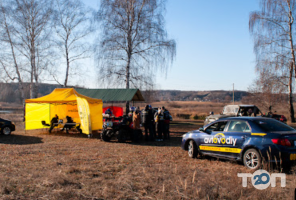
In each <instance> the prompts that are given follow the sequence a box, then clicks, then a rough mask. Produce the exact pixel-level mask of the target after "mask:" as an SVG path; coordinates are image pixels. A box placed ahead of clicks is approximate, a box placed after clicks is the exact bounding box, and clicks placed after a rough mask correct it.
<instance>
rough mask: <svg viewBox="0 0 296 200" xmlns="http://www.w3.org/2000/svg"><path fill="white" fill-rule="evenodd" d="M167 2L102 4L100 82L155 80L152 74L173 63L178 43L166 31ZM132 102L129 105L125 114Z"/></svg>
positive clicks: (106, 0) (132, 0) (105, 0)
mask: <svg viewBox="0 0 296 200" xmlns="http://www.w3.org/2000/svg"><path fill="white" fill-rule="evenodd" d="M164 10H165V1H164V0H102V1H101V4H100V10H99V13H98V16H99V20H100V22H101V25H102V30H103V31H102V34H101V42H100V44H99V52H98V54H97V55H98V56H97V58H98V60H99V69H100V71H99V72H100V78H101V79H102V80H106V79H109V80H111V81H113V82H116V84H117V85H121V84H124V83H125V88H130V83H132V84H133V85H134V86H136V87H137V86H138V84H139V83H140V82H146V83H149V82H150V81H151V80H153V72H156V71H157V70H159V69H160V70H162V72H166V70H167V67H168V66H169V65H170V64H171V62H169V61H173V59H174V56H175V53H176V43H175V41H174V40H170V39H168V36H167V32H166V30H165V29H164V17H163V13H164ZM128 109H129V102H127V104H126V111H128Z"/></svg>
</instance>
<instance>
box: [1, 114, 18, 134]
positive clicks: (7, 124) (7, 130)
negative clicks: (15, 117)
mask: <svg viewBox="0 0 296 200" xmlns="http://www.w3.org/2000/svg"><path fill="white" fill-rule="evenodd" d="M12 131H15V124H14V123H13V122H11V121H9V120H5V119H2V118H0V132H1V134H3V135H10V134H11V132H12Z"/></svg>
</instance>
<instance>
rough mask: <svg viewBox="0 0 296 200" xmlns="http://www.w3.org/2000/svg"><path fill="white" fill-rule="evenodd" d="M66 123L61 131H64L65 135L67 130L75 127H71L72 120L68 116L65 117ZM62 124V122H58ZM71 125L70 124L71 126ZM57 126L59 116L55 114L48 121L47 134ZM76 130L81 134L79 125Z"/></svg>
mask: <svg viewBox="0 0 296 200" xmlns="http://www.w3.org/2000/svg"><path fill="white" fill-rule="evenodd" d="M66 119H67V122H66V123H65V125H64V127H63V128H62V129H61V131H64V130H66V133H69V130H70V129H71V128H74V127H75V125H73V123H75V122H74V121H73V119H72V117H70V116H66ZM60 122H62V120H61V121H60ZM71 123H72V124H71ZM58 124H59V116H58V115H57V114H56V115H55V116H54V117H53V118H52V119H51V121H50V128H49V133H51V131H52V129H54V127H56V126H58ZM76 129H77V130H78V131H79V132H80V133H82V130H81V129H80V125H79V126H77V127H76Z"/></svg>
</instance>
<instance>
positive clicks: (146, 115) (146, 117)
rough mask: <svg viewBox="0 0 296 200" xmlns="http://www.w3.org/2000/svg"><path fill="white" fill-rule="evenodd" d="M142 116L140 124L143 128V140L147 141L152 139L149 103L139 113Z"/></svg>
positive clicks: (151, 118) (151, 119)
mask: <svg viewBox="0 0 296 200" xmlns="http://www.w3.org/2000/svg"><path fill="white" fill-rule="evenodd" d="M141 116H142V124H143V126H144V128H145V140H146V141H148V139H149V140H153V138H154V137H153V130H152V129H153V127H152V126H153V124H152V122H153V114H152V110H151V109H150V108H149V105H146V106H145V109H144V110H143V112H142V113H141ZM148 131H149V138H148Z"/></svg>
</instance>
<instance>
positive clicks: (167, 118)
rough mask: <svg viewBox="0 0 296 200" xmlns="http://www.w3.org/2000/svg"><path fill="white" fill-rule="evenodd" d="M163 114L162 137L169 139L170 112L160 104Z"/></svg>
mask: <svg viewBox="0 0 296 200" xmlns="http://www.w3.org/2000/svg"><path fill="white" fill-rule="evenodd" d="M162 111H163V116H164V131H163V133H164V139H170V112H169V111H168V110H167V109H166V108H165V107H164V106H162Z"/></svg>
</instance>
